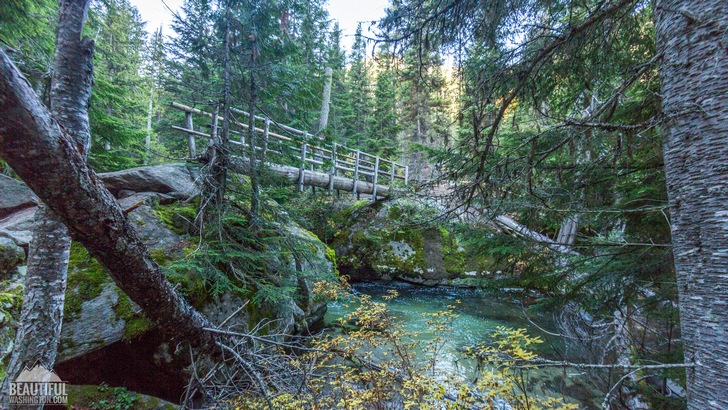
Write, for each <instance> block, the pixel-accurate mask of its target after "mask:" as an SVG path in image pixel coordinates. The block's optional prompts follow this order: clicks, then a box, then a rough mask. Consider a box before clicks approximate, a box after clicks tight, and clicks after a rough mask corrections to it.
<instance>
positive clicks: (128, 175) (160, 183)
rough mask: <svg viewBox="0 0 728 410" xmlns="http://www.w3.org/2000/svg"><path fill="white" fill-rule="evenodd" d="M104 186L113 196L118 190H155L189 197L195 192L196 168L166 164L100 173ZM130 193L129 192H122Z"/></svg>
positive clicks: (116, 194) (179, 196)
mask: <svg viewBox="0 0 728 410" xmlns="http://www.w3.org/2000/svg"><path fill="white" fill-rule="evenodd" d="M99 177H100V178H101V180H103V181H104V185H105V186H106V188H107V189H108V190H109V191H111V193H112V194H114V196H119V192H120V191H134V192H157V193H160V194H169V195H171V196H173V197H175V198H183V199H186V198H189V197H191V196H194V195H195V194H196V193H197V187H196V185H195V180H196V170H194V169H192V168H188V167H187V166H185V165H184V164H166V165H157V166H151V167H141V168H133V169H126V170H123V171H117V172H109V173H105V174H100V175H99ZM122 194H123V195H130V193H129V192H122Z"/></svg>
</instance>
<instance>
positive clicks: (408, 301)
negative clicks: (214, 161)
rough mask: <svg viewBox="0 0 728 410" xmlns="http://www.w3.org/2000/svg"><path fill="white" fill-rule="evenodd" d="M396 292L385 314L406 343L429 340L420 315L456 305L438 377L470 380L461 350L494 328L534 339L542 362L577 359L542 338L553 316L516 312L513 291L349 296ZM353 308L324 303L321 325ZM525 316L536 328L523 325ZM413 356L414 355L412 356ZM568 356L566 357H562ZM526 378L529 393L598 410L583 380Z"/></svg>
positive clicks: (418, 289) (366, 289) (566, 346)
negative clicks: (390, 316)
mask: <svg viewBox="0 0 728 410" xmlns="http://www.w3.org/2000/svg"><path fill="white" fill-rule="evenodd" d="M390 290H396V291H397V292H398V293H399V297H397V298H396V299H393V300H388V301H386V304H387V307H388V309H389V311H390V312H391V313H392V314H393V315H394V317H395V318H397V319H398V320H399V321H400V323H401V324H402V327H403V329H404V330H405V331H406V332H407V334H409V335H412V334H415V333H417V335H415V336H410V337H411V340H412V341H423V342H427V341H428V340H431V339H432V338H434V335H433V334H431V333H428V332H427V330H428V326H427V321H428V320H429V318H428V317H427V316H424V315H423V314H425V313H436V312H440V311H443V310H445V309H446V308H447V306H448V305H452V304H454V303H455V301H456V300H459V301H460V303H459V304H458V307H457V309H456V310H455V313H457V315H458V317H457V318H456V319H455V320H454V322H453V324H452V331H451V332H450V333H449V334H448V335H447V337H445V338H444V346H443V349H442V353H441V354H440V355H439V357H438V361H437V364H436V368H437V370H439V371H440V372H441V373H442V374H450V375H455V376H458V377H459V378H461V379H462V380H472V379H473V377H474V375H475V373H476V365H477V363H476V362H475V361H474V360H472V359H468V358H466V357H464V355H463V354H462V351H463V349H465V348H466V347H470V346H474V345H476V344H478V343H481V342H485V341H489V340H491V336H492V334H493V333H494V332H496V329H497V328H498V327H501V326H504V327H510V328H515V329H518V328H525V329H527V332H528V334H529V335H530V336H539V337H541V339H542V340H544V343H542V344H540V345H537V346H536V347H535V348H534V350H535V353H536V354H538V355H539V356H541V357H543V358H547V359H555V360H560V359H564V358H567V359H569V360H579V359H580V358H581V357H580V356H579V348H578V346H574V345H571V344H570V343H567V342H565V341H564V340H563V339H561V338H558V337H554V336H551V335H548V334H546V333H544V332H543V331H542V330H540V329H539V328H541V329H544V330H546V331H548V332H552V333H556V332H557V328H556V325H555V322H554V318H553V314H550V313H538V312H528V314H527V315H528V316H526V312H525V311H524V309H523V307H522V302H521V301H522V300H523V299H524V296H525V295H523V294H522V293H519V292H493V291H488V290H478V289H459V288H449V287H422V286H417V285H411V284H407V283H400V282H393V283H389V284H378V283H357V284H354V285H353V292H354V293H363V294H368V295H371V296H372V298H373V300H375V301H377V302H384V299H383V296H386V295H387V293H388V291H390ZM356 307H357V306H355V305H354V304H351V305H348V306H347V305H346V304H345V303H341V302H333V303H330V304H329V310H328V313H327V315H326V323H327V324H329V325H335V324H336V322H337V319H339V318H341V317H343V316H345V315H346V314H348V313H350V312H352V311H353V310H355V309H356ZM529 317H530V319H531V321H533V322H534V323H535V324H537V325H538V326H534V325H533V324H531V323H530V322H529V320H528V318H529ZM417 353H418V354H419V353H420V352H417ZM567 353H568V354H567ZM532 373H533V374H531V375H530V376H529V387H530V389H531V392H532V393H533V394H537V395H549V396H562V395H563V396H564V397H565V398H567V399H568V400H569V401H570V402H578V403H580V405H581V407H582V408H587V409H588V408H598V407H597V406H598V403H599V398H598V397H596V396H597V395H598V394H597V393H595V392H593V391H592V390H591V389H589V388H588V387H587V384H588V382H587V380H584V377H582V375H580V374H579V373H578V372H575V371H564V370H563V369H558V368H548V369H539V370H537V371H534V372H532Z"/></svg>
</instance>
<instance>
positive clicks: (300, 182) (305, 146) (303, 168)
mask: <svg viewBox="0 0 728 410" xmlns="http://www.w3.org/2000/svg"><path fill="white" fill-rule="evenodd" d="M307 149H308V143H307V142H306V141H304V142H303V145H301V168H300V169H299V171H298V192H303V181H304V179H305V177H306V150H307Z"/></svg>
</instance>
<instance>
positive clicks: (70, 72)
mask: <svg viewBox="0 0 728 410" xmlns="http://www.w3.org/2000/svg"><path fill="white" fill-rule="evenodd" d="M90 2H91V0H62V1H61V2H60V5H59V12H58V29H57V32H56V33H57V34H56V50H55V56H54V65H55V70H54V73H53V78H52V80H51V95H50V99H51V111H52V115H53V118H54V119H55V120H56V121H57V122H58V124H59V125H60V126H61V127H63V128H64V129H65V130H66V132H67V133H68V135H69V137H71V138H72V140H73V141H74V142H75V144H76V147H77V149H78V150H79V152H80V153H81V155H82V156H83V157H84V160H85V155H86V153H87V152H88V148H89V144H90V140H91V139H90V135H91V132H90V126H89V119H88V105H89V99H90V98H91V83H92V81H93V48H94V47H93V41H91V40H90V39H89V38H87V37H84V38H83V39H81V29H82V28H83V23H84V20H85V18H86V12H87V10H88V6H89V4H90ZM35 220H36V223H35V227H34V229H33V240H32V241H31V243H30V246H29V252H28V261H27V265H28V270H27V274H26V276H25V283H24V293H23V306H22V309H21V312H20V322H19V323H20V325H19V327H18V330H17V333H16V337H15V345H14V348H13V353H12V355H11V357H10V362H9V363H8V369H7V373H6V375H5V380H4V381H3V385H2V390H1V391H0V405H1V406H0V407H3V408H10V406H9V403H8V399H9V397H8V396H7V394H6V392H8V388H9V383H10V382H12V381H13V380H15V378H16V377H17V376H18V374H19V373H20V372H21V371H22V370H23V368H24V367H26V366H27V367H32V366H33V365H35V364H36V363H40V364H41V365H43V366H44V367H45V368H46V369H52V368H53V365H54V364H55V361H56V354H57V352H58V344H59V342H60V336H61V324H62V322H63V306H64V303H65V292H66V279H67V273H68V258H69V254H70V248H71V238H70V237H69V235H68V230H67V229H66V226H65V225H64V224H63V222H61V220H60V219H59V218H58V217H57V216H56V215H55V213H54V212H53V211H51V210H49V209H48V208H47V207H46V206H45V205H43V204H41V206H40V207H39V209H38V212H36V216H35ZM16 407H17V408H19V406H14V407H13V408H16ZM35 407H36V408H39V409H42V408H43V404H42V403H41V404H38V405H36V406H35ZM26 408H27V407H26Z"/></svg>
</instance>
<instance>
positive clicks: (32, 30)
mask: <svg viewBox="0 0 728 410" xmlns="http://www.w3.org/2000/svg"><path fill="white" fill-rule="evenodd" d="M57 14H58V4H57V2H55V1H52V0H40V1H31V0H5V1H3V2H2V3H0V46H3V47H10V48H11V49H12V54H11V57H12V58H13V59H14V60H15V61H16V62H17V64H18V66H19V68H20V70H21V71H22V72H23V73H24V74H25V76H26V78H27V79H28V81H30V83H31V85H32V86H33V89H35V90H36V93H37V94H38V95H39V96H40V97H41V98H42V99H43V100H46V99H47V98H48V92H49V89H50V73H51V72H52V70H51V67H52V65H53V48H54V40H55V27H56V20H57V19H58V17H57Z"/></svg>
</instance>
